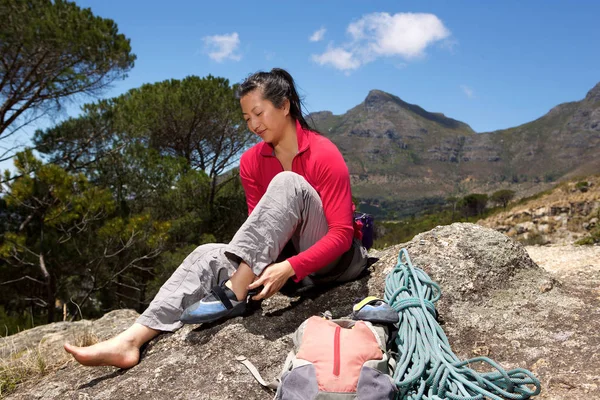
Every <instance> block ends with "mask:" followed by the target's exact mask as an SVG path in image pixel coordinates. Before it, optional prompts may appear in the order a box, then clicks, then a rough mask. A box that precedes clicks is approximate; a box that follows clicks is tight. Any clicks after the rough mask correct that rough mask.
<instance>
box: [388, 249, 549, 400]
mask: <svg viewBox="0 0 600 400" xmlns="http://www.w3.org/2000/svg"><path fill="white" fill-rule="evenodd" d="M403 257H404V261H403ZM441 293H442V291H441V289H440V286H439V285H438V284H437V283H435V282H433V281H432V280H431V278H430V277H429V276H428V275H427V274H426V273H425V271H423V270H422V269H420V268H417V267H414V266H413V265H412V262H411V260H410V257H409V256H408V252H407V251H406V249H402V250H400V254H399V255H398V263H397V264H396V267H395V268H394V269H393V270H392V271H391V272H390V273H389V274H388V275H387V277H386V279H385V297H384V299H385V301H386V302H387V303H388V304H389V305H390V306H392V307H393V308H394V310H396V311H397V312H398V314H399V316H400V321H399V326H398V327H399V331H398V336H397V337H396V339H395V350H397V352H398V355H397V359H396V361H397V365H396V370H395V371H394V381H395V383H396V386H397V387H398V390H399V393H398V396H397V399H402V400H483V399H492V400H504V399H510V400H525V399H529V398H531V397H532V396H536V395H538V394H539V393H540V390H541V386H540V381H539V380H538V379H537V378H536V377H535V376H534V375H533V374H532V373H531V372H530V371H528V370H526V369H522V368H516V369H513V370H510V371H506V370H504V369H503V368H502V367H501V366H500V365H498V364H497V363H496V362H494V361H493V360H491V359H489V358H487V357H477V358H472V359H470V360H466V361H461V360H459V359H458V357H456V355H454V353H453V352H452V349H451V348H450V344H449V343H448V338H447V337H446V335H445V334H444V331H443V330H442V328H441V327H440V325H439V324H438V322H437V320H436V318H435V314H436V312H435V306H434V303H435V302H436V301H438V300H439V299H440V297H441ZM477 362H482V363H486V364H488V365H489V366H491V367H493V369H494V370H495V372H486V373H482V372H477V371H475V370H473V369H471V368H469V365H470V364H473V363H477ZM531 386H533V388H531Z"/></svg>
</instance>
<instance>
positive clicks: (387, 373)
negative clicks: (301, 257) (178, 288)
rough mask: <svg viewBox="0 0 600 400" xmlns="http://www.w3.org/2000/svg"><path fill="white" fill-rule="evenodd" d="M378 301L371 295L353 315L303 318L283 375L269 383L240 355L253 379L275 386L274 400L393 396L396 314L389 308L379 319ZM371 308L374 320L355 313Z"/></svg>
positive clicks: (369, 399) (375, 399) (368, 399)
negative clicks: (391, 321) (384, 315)
mask: <svg viewBox="0 0 600 400" xmlns="http://www.w3.org/2000/svg"><path fill="white" fill-rule="evenodd" d="M381 303H383V301H382V300H380V299H375V298H367V299H365V300H363V302H361V303H359V304H358V305H357V306H358V307H360V308H359V309H357V306H355V308H354V313H353V318H343V319H331V318H330V315H327V313H326V314H325V316H324V317H319V316H313V317H310V318H308V319H307V320H305V321H304V322H303V323H302V324H301V325H300V326H299V327H298V329H296V331H295V332H294V334H293V336H292V338H293V342H294V347H293V349H292V350H291V351H290V353H289V354H288V357H287V359H286V361H285V363H284V367H283V371H282V373H281V376H280V377H279V379H277V380H276V381H274V382H272V383H266V382H265V381H264V380H263V379H262V378H261V377H260V374H259V373H258V371H257V370H256V368H254V366H253V365H252V364H251V363H250V362H249V361H248V360H246V359H245V358H244V357H241V358H239V360H240V361H241V362H242V363H243V364H244V365H245V366H246V367H247V368H248V370H250V372H251V373H252V374H253V375H254V377H255V378H256V379H257V381H259V382H260V383H261V384H263V385H264V386H267V387H270V388H273V389H277V393H276V394H275V399H276V400H350V399H359V400H382V399H390V400H391V399H394V397H395V396H396V394H397V388H396V385H395V383H394V381H393V379H392V375H393V372H394V367H395V362H394V357H392V356H391V351H390V350H389V343H391V340H390V339H391V338H390V333H392V334H393V332H394V325H393V323H390V321H389V315H391V316H392V317H391V318H392V319H393V318H396V322H397V318H398V315H397V314H395V312H394V311H393V310H392V311H391V314H390V313H389V311H388V321H386V319H385V318H384V319H383V320H381V318H379V317H380V316H381V313H380V312H378V313H373V310H375V309H376V308H377V307H378V306H380V305H381ZM374 304H375V305H376V306H375V307H374ZM385 306H387V304H385ZM388 307H389V306H388ZM361 309H362V310H363V312H362V314H361V313H360V310H361ZM369 310H370V311H371V314H370V315H371V316H372V315H375V317H376V318H375V321H374V322H371V321H367V320H361V319H360V318H357V315H358V316H361V315H364V316H367V317H369V318H371V316H369V313H368V312H366V311H369Z"/></svg>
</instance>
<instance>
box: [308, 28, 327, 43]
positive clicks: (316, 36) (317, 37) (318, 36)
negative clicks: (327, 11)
mask: <svg viewBox="0 0 600 400" xmlns="http://www.w3.org/2000/svg"><path fill="white" fill-rule="evenodd" d="M325 32H326V29H325V28H321V29H319V30H317V31H315V33H313V34H312V35H311V36H310V38H308V40H310V41H311V42H320V41H321V40H323V38H324V37H325Z"/></svg>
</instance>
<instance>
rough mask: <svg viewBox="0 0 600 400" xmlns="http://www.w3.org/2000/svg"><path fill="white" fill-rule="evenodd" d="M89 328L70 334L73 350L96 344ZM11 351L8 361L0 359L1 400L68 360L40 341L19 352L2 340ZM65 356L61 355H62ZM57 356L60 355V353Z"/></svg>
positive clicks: (96, 341) (12, 344)
mask: <svg viewBox="0 0 600 400" xmlns="http://www.w3.org/2000/svg"><path fill="white" fill-rule="evenodd" d="M92 328H93V327H92V325H91V324H86V325H84V326H83V327H82V328H80V329H77V330H73V331H71V333H70V335H71V340H70V342H71V343H73V344H74V345H76V346H91V345H93V344H95V343H98V337H97V336H96V335H95V334H94V332H93V329H92ZM2 340H4V341H5V343H4V344H6V345H8V347H9V348H11V351H10V352H9V355H8V356H7V357H0V399H2V398H4V397H5V396H7V395H8V394H9V393H11V392H13V391H14V390H15V389H16V388H17V387H18V386H19V385H20V384H21V383H23V382H25V381H28V380H30V379H34V378H38V377H42V376H44V375H46V374H48V373H50V372H52V371H54V370H55V369H56V368H58V367H59V366H61V365H63V364H64V363H65V362H66V361H68V360H69V359H70V356H68V355H67V354H66V353H65V354H61V356H57V355H56V352H54V353H52V352H51V351H49V350H48V349H47V348H46V346H45V345H44V339H42V340H41V341H40V342H39V343H38V344H37V346H35V347H33V348H26V349H18V348H16V346H15V345H14V342H11V339H10V337H8V338H4V339H2ZM63 353H64V352H63ZM59 354H60V353H59Z"/></svg>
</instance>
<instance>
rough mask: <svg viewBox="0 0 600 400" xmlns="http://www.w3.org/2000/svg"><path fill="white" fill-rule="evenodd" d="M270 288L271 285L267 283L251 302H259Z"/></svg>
mask: <svg viewBox="0 0 600 400" xmlns="http://www.w3.org/2000/svg"><path fill="white" fill-rule="evenodd" d="M270 288H271V284H269V283H267V284H266V285H265V287H264V288H263V290H262V291H261V292H260V293H259V294H257V295H256V296H254V297H252V300H261V299H264V298H265V296H266V295H267V294H268V293H269V290H270Z"/></svg>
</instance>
